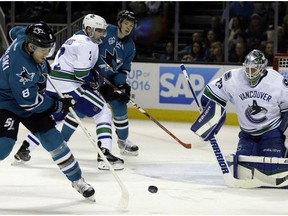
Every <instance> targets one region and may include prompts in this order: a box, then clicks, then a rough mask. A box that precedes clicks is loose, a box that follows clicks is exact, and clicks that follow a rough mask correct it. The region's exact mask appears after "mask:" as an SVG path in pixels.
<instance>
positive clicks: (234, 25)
mask: <svg viewBox="0 0 288 216" xmlns="http://www.w3.org/2000/svg"><path fill="white" fill-rule="evenodd" d="M240 31H242V29H241V24H240V19H239V17H236V16H235V17H232V18H231V20H230V22H229V38H228V41H229V43H230V42H231V41H233V40H234V38H235V35H236V34H238V33H239V32H240Z"/></svg>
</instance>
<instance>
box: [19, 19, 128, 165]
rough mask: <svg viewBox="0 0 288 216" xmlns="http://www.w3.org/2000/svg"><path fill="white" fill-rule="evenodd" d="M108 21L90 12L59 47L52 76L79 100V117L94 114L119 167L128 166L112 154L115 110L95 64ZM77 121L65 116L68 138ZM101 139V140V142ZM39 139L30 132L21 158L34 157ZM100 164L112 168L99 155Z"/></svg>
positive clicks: (105, 145)
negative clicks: (103, 91) (107, 99)
mask: <svg viewBox="0 0 288 216" xmlns="http://www.w3.org/2000/svg"><path fill="white" fill-rule="evenodd" d="M106 27H107V24H106V21H105V19H104V18H102V17H100V16H98V15H95V14H88V15H86V16H85V17H84V19H83V30H81V31H79V32H76V33H75V34H74V35H73V36H72V37H71V38H69V39H67V40H66V42H65V43H64V44H63V45H62V46H61V48H60V49H59V50H58V52H57V55H56V57H55V59H54V62H53V64H51V72H50V74H49V75H50V77H51V79H52V80H53V83H54V84H55V85H56V86H57V87H58V89H59V90H60V91H61V92H62V93H66V94H69V95H71V96H73V98H74V99H75V100H76V101H77V105H76V107H75V112H76V113H77V115H78V116H79V118H84V117H85V116H87V117H91V118H94V120H95V122H96V134H97V139H98V144H100V142H101V144H100V146H99V147H100V148H101V150H102V152H103V154H104V155H105V156H106V157H107V160H108V161H109V162H110V163H111V165H112V166H113V168H114V169H115V170H122V169H123V168H124V161H123V160H122V159H120V158H118V157H116V156H114V155H112V154H111V150H112V130H111V124H112V114H111V111H110V109H109V108H108V106H107V104H106V102H105V100H104V99H103V98H102V96H101V95H100V94H99V93H98V91H97V90H98V77H97V74H96V72H95V71H94V69H93V67H94V65H95V63H96V61H97V59H98V55H99V48H98V45H99V44H100V43H101V42H102V41H101V37H102V36H103V35H104V34H105V33H106ZM51 92H52V94H56V93H55V89H54V88H53V87H52V86H51V84H50V83H49V82H48V83H47V89H46V94H51ZM64 115H65V114H64V113H62V116H59V115H58V116H56V115H55V116H54V117H55V119H56V120H57V121H60V120H63V119H64ZM77 126H78V123H77V121H76V120H75V119H74V117H73V116H72V115H70V114H68V115H67V116H66V117H65V122H64V124H63V127H62V130H61V133H62V135H63V136H64V139H65V140H66V141H68V140H69V138H70V137H71V136H72V134H73V132H74V131H75V129H76V127H77ZM99 141H100V142H99ZM37 145H39V141H38V140H37V138H36V137H35V136H33V134H29V135H28V137H27V138H26V140H25V141H24V142H23V144H22V146H21V147H20V149H19V150H18V152H17V153H16V154H15V159H16V160H19V161H21V160H22V161H28V160H30V157H31V156H30V155H29V153H30V152H31V151H32V150H33V148H34V147H35V146H37ZM98 168H99V169H101V170H108V169H109V167H108V166H107V165H106V164H105V163H104V161H103V159H102V158H101V157H100V155H99V156H98Z"/></svg>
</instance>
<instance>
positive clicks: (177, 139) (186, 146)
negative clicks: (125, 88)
mask: <svg viewBox="0 0 288 216" xmlns="http://www.w3.org/2000/svg"><path fill="white" fill-rule="evenodd" d="M98 75H99V77H100V78H101V79H102V80H103V81H104V82H105V83H107V84H108V85H109V86H110V87H111V88H112V89H114V91H115V92H117V93H118V94H123V92H121V91H120V90H119V89H118V88H117V87H116V86H115V85H113V84H112V83H111V82H110V81H109V80H107V79H106V78H105V77H104V76H102V75H101V74H100V73H98ZM129 102H130V103H131V104H132V105H133V106H134V107H136V108H137V109H138V110H139V111H140V112H141V113H143V114H144V115H145V116H147V117H148V118H149V119H150V120H151V121H153V122H154V123H155V124H157V125H158V126H159V127H160V128H161V129H162V130H164V131H165V132H166V133H168V134H169V135H170V136H171V137H172V138H173V139H175V140H176V141H177V142H178V143H179V144H180V145H182V146H183V147H184V148H187V149H191V148H192V145H191V144H190V143H185V142H183V141H181V140H180V139H179V138H177V137H176V136H175V135H174V134H173V133H172V132H170V131H169V130H168V129H167V128H166V127H164V126H163V125H162V124H161V123H160V122H159V121H157V120H156V119H155V118H153V117H152V116H151V115H149V114H148V113H147V112H146V111H145V110H144V109H142V108H141V107H140V106H138V105H137V104H136V103H135V102H134V101H133V100H132V99H131V98H129Z"/></svg>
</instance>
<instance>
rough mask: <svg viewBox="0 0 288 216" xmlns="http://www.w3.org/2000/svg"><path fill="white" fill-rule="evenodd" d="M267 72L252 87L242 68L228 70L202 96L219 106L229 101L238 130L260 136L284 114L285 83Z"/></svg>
mask: <svg viewBox="0 0 288 216" xmlns="http://www.w3.org/2000/svg"><path fill="white" fill-rule="evenodd" d="M267 71H268V73H267V75H266V76H265V77H263V78H262V80H261V81H260V83H259V84H258V85H257V86H255V87H253V88H252V87H250V86H249V84H248V82H247V79H246V75H245V72H244V68H238V69H233V70H230V71H228V72H226V73H225V74H223V75H222V76H221V77H220V78H218V79H216V80H213V81H212V82H210V83H209V84H208V85H207V88H206V90H205V93H204V94H205V95H206V96H207V97H209V98H211V96H212V97H216V98H217V100H219V101H220V102H222V103H226V102H228V101H230V102H231V103H232V104H233V105H234V106H235V110H236V113H237V116H238V121H239V124H240V127H241V129H242V130H243V131H245V132H247V133H249V134H251V135H260V134H263V133H264V132H266V131H269V130H272V129H275V128H277V127H278V126H279V125H280V123H281V112H286V111H288V81H287V80H286V79H284V78H283V77H282V75H280V73H278V72H277V71H275V70H272V69H267ZM210 94H211V95H210ZM209 95H210V96H209Z"/></svg>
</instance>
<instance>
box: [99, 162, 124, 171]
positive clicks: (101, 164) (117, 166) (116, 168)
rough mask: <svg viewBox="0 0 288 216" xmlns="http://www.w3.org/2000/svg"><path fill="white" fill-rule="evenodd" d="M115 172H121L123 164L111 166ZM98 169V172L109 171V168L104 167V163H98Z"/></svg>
mask: <svg viewBox="0 0 288 216" xmlns="http://www.w3.org/2000/svg"><path fill="white" fill-rule="evenodd" d="M111 165H112V167H113V169H114V170H115V171H119V170H123V169H124V164H111ZM98 169H99V170H110V168H109V167H108V166H107V165H106V163H105V162H104V161H100V162H98Z"/></svg>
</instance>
